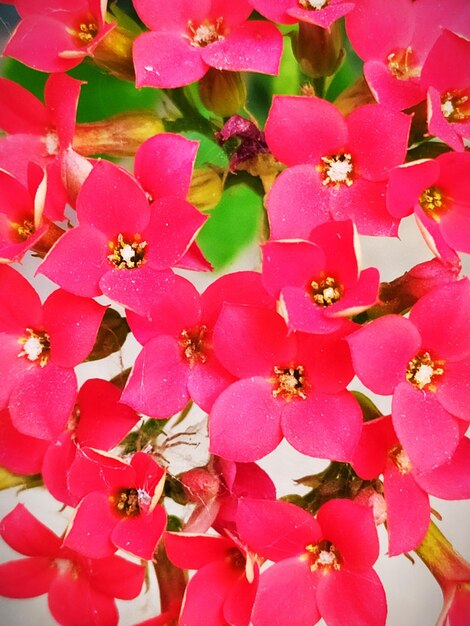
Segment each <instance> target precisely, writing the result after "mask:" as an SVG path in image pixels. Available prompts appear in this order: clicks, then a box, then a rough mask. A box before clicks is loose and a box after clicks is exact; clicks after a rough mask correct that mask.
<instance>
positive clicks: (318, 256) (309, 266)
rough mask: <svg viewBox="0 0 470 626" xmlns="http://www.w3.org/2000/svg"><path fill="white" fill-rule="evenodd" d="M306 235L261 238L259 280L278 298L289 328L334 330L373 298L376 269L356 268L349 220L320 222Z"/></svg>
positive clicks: (373, 300) (377, 276)
mask: <svg viewBox="0 0 470 626" xmlns="http://www.w3.org/2000/svg"><path fill="white" fill-rule="evenodd" d="M309 239H310V241H301V240H296V241H269V242H268V243H267V244H265V245H264V246H263V282H264V285H265V287H266V289H267V290H268V291H269V292H270V293H271V294H272V295H273V296H275V297H276V298H277V299H278V300H280V308H281V310H282V312H283V314H284V315H285V319H286V322H287V325H288V327H289V328H291V329H294V330H301V331H304V332H309V333H329V332H334V331H336V330H338V329H339V328H340V327H341V326H342V325H343V322H344V321H345V318H347V317H351V316H352V315H356V314H357V313H360V312H361V311H364V310H365V309H367V308H369V307H370V306H372V305H373V304H375V302H376V301H377V296H378V288H379V272H378V270H377V269H376V268H374V267H370V268H368V269H366V270H364V271H362V272H359V268H358V263H357V256H356V251H355V247H354V229H353V224H352V222H349V221H348V222H329V223H326V224H322V225H321V226H317V227H316V228H315V229H314V230H313V231H312V233H311V235H310V237H309Z"/></svg>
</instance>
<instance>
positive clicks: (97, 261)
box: [38, 160, 205, 314]
mask: <svg viewBox="0 0 470 626" xmlns="http://www.w3.org/2000/svg"><path fill="white" fill-rule="evenodd" d="M76 209H77V217H78V221H79V225H78V226H77V227H75V228H73V229H72V230H69V231H68V232H66V233H65V235H63V236H62V237H61V238H60V239H59V241H57V243H56V244H55V245H54V246H53V248H52V249H51V250H50V252H49V253H48V255H47V256H46V258H45V259H44V261H43V262H42V263H41V265H40V266H39V270H38V271H39V272H41V273H42V274H45V275H46V276H47V277H48V278H50V279H51V280H53V281H55V282H56V283H57V284H59V285H60V286H63V287H64V289H67V290H68V291H70V292H72V293H75V294H77V295H84V296H87V297H94V296H98V295H101V294H102V293H103V294H105V295H107V296H109V297H110V298H111V299H112V300H115V301H116V302H119V303H120V304H123V305H124V306H126V307H129V308H131V309H133V310H134V311H137V312H139V313H141V314H146V313H147V312H148V311H149V309H150V307H151V305H152V295H153V292H154V290H156V289H165V288H167V287H168V286H170V285H171V284H172V282H173V273H172V272H171V271H170V270H169V267H170V266H172V265H174V264H175V263H177V262H178V260H179V259H181V257H182V256H183V255H184V253H185V252H186V250H187V249H188V247H189V245H190V243H191V242H192V240H193V239H194V237H195V236H196V233H197V231H198V229H199V228H200V227H201V226H202V224H203V222H204V220H205V217H204V216H203V215H202V214H200V213H199V212H198V211H197V210H196V209H195V208H194V207H193V206H192V205H191V204H189V203H188V202H186V201H185V200H181V199H180V198H177V197H164V198H157V199H156V200H154V201H153V202H152V204H149V202H148V200H147V196H146V194H145V191H144V190H143V189H142V187H141V186H140V185H139V184H138V182H137V181H136V180H135V179H134V178H133V177H132V176H131V175H130V174H129V173H128V172H126V171H125V170H123V169H122V168H120V167H117V166H116V165H114V164H112V163H110V162H109V161H104V160H103V161H99V162H97V163H96V165H95V166H94V168H93V170H92V171H91V173H90V174H89V176H88V177H87V179H86V180H85V182H84V183H83V186H82V188H81V190H80V193H79V195H78V197H77V206H76Z"/></svg>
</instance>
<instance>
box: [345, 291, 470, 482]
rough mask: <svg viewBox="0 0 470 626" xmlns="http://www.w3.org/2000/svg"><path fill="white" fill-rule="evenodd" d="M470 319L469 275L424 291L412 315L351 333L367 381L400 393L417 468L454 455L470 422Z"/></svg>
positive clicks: (377, 389) (399, 414)
mask: <svg viewBox="0 0 470 626" xmlns="http://www.w3.org/2000/svg"><path fill="white" fill-rule="evenodd" d="M469 323H470V281H469V280H468V279H464V280H461V281H458V282H455V283H451V284H449V285H445V286H443V287H439V288H436V289H433V290H432V291H430V292H429V293H428V294H426V295H425V296H423V297H422V298H421V299H420V300H419V301H418V302H417V303H416V304H415V305H414V307H413V308H412V309H411V312H410V317H409V319H406V318H403V317H400V316H398V315H386V316H384V317H382V318H379V319H377V320H374V321H373V322H371V323H369V324H367V325H366V326H364V327H362V328H361V329H360V330H358V331H357V332H355V333H353V334H351V335H349V336H348V337H347V340H348V342H349V344H350V346H351V353H352V358H353V364H354V368H355V370H356V374H357V375H358V376H359V378H360V379H361V381H362V382H363V383H364V384H365V385H366V386H367V387H369V389H371V391H373V392H374V393H378V394H382V395H388V394H393V401H392V420H393V426H394V429H395V432H396V434H397V435H398V439H399V441H400V443H401V445H402V446H403V448H404V449H405V450H406V453H407V454H408V456H409V457H410V459H411V462H412V464H413V465H414V467H415V468H416V471H418V472H429V471H430V470H432V469H434V468H436V467H438V466H440V465H443V464H444V463H448V462H449V461H450V460H451V458H452V456H453V455H454V453H455V451H456V448H457V446H458V443H459V441H460V438H461V435H462V434H463V432H464V431H465V430H466V428H467V426H468V421H469V420H470V397H469V393H470V386H469V385H468V376H469V372H470V335H469V333H468V325H469ZM461 420H465V421H464V422H462V421H461Z"/></svg>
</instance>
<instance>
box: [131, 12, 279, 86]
mask: <svg viewBox="0 0 470 626" xmlns="http://www.w3.org/2000/svg"><path fill="white" fill-rule="evenodd" d="M134 6H135V8H136V11H137V13H138V15H139V17H140V18H141V19H142V21H143V22H144V23H145V24H146V25H147V26H148V27H149V28H150V29H151V30H150V32H147V33H143V34H142V35H140V36H139V37H138V38H137V39H136V41H135V43H134V48H133V53H134V65H135V70H136V85H137V86H138V87H143V86H150V87H165V88H166V87H181V86H183V85H188V84H189V83H192V82H194V81H196V80H199V79H200V78H202V77H203V76H204V75H205V74H206V72H207V71H208V69H209V67H214V68H216V69H218V70H229V71H232V72H247V71H248V72H261V73H264V74H277V72H278V68H279V61H280V56H281V52H282V35H281V33H280V32H279V31H278V30H277V28H276V27H275V26H274V25H273V24H269V23H267V22H262V21H257V20H255V21H247V20H248V17H249V15H250V13H251V12H252V10H253V9H252V6H251V5H250V3H249V2H248V0H239V1H238V2H236V3H233V2H230V1H229V0H204V1H203V2H198V3H197V4H195V3H193V2H188V1H187V0H160V1H159V2H157V1H156V0H152V1H149V0H135V2H134Z"/></svg>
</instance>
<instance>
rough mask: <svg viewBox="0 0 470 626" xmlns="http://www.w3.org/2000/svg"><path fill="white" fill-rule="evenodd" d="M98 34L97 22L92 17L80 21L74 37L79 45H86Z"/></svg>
mask: <svg viewBox="0 0 470 626" xmlns="http://www.w3.org/2000/svg"><path fill="white" fill-rule="evenodd" d="M97 34H98V24H97V22H95V20H94V19H93V18H91V19H89V20H84V21H83V22H80V24H79V25H78V28H77V30H76V31H75V37H76V39H77V43H78V45H79V46H88V45H90V43H91V42H92V41H93V39H94V38H95V37H96V35H97Z"/></svg>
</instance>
